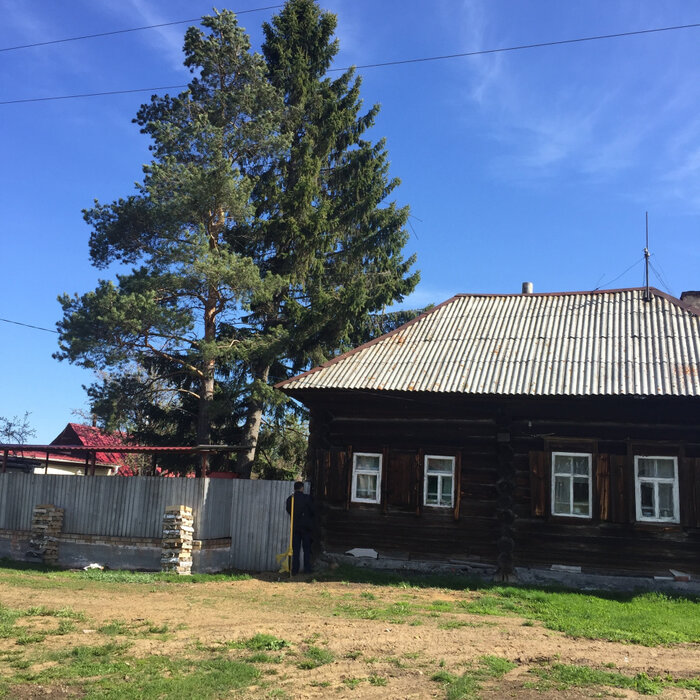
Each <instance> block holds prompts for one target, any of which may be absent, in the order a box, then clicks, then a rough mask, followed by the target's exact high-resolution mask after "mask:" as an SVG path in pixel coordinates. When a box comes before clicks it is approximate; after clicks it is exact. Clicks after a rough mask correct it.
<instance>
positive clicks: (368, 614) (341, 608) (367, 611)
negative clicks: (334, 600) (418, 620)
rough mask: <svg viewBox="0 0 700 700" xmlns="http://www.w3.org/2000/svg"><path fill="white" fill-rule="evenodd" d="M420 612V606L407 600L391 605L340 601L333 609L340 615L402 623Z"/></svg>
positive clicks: (396, 623)
mask: <svg viewBox="0 0 700 700" xmlns="http://www.w3.org/2000/svg"><path fill="white" fill-rule="evenodd" d="M419 612H420V608H418V607H417V606H415V605H414V604H412V603H409V602H406V601H399V602H397V603H391V604H390V605H372V604H371V603H367V604H364V603H355V602H353V603H339V604H338V605H336V606H335V608H334V609H333V614H334V615H337V616H339V617H352V618H358V619H360V620H383V621H384V622H391V623H392V624H395V625H400V624H403V623H405V622H406V619H407V618H408V617H410V616H412V615H416V614H418V613H419Z"/></svg>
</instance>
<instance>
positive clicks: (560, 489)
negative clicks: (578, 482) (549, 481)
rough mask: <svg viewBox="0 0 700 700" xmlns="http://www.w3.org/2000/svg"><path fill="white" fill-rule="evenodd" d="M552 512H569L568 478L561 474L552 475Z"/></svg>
mask: <svg viewBox="0 0 700 700" xmlns="http://www.w3.org/2000/svg"><path fill="white" fill-rule="evenodd" d="M554 512H555V513H568V512H569V480H568V479H567V478H563V477H561V476H555V477H554Z"/></svg>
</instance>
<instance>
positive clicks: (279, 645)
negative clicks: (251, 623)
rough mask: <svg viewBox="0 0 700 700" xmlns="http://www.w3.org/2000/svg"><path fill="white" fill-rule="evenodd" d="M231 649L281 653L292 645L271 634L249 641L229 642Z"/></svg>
mask: <svg viewBox="0 0 700 700" xmlns="http://www.w3.org/2000/svg"><path fill="white" fill-rule="evenodd" d="M227 646H228V647H230V648H231V649H248V650H249V651H281V650H282V649H289V648H290V647H291V646H292V645H291V644H290V643H289V642H288V641H286V640H285V639H279V638H278V637H275V636H274V635H272V634H263V633H259V634H256V635H253V636H252V637H250V638H249V639H243V640H237V641H233V642H229V643H228V645H227Z"/></svg>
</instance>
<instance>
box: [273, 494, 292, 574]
mask: <svg viewBox="0 0 700 700" xmlns="http://www.w3.org/2000/svg"><path fill="white" fill-rule="evenodd" d="M291 511H292V512H291V513H290V514H289V515H290V518H289V548H288V549H287V551H286V552H282V554H278V555H277V562H278V563H279V564H281V565H282V566H280V570H279V573H281V574H286V573H287V572H289V575H290V576H291V575H292V566H291V563H292V554H294V549H293V548H292V532H293V531H294V496H292V508H291Z"/></svg>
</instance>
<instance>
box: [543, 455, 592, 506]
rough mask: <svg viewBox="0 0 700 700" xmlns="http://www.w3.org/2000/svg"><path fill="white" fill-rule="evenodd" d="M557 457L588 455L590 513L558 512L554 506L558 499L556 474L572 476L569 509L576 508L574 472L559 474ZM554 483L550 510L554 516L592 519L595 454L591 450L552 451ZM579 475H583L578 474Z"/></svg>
mask: <svg viewBox="0 0 700 700" xmlns="http://www.w3.org/2000/svg"><path fill="white" fill-rule="evenodd" d="M557 457H586V458H587V459H588V513H586V514H585V515H584V514H583V513H573V512H569V513H557V512H556V511H555V510H554V508H555V504H556V501H555V499H554V493H555V487H556V479H555V477H556V476H564V477H570V483H569V510H570V511H573V508H574V474H573V473H572V474H559V473H558V472H556V471H555V465H556V461H557ZM551 475H552V479H551V481H552V484H551V501H550V503H551V506H550V511H551V513H552V515H553V516H555V517H557V518H585V519H588V520H590V518H591V517H592V516H593V455H592V454H591V453H590V452H552V466H551ZM577 476H579V477H580V476H581V475H580V474H578V475H577Z"/></svg>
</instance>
